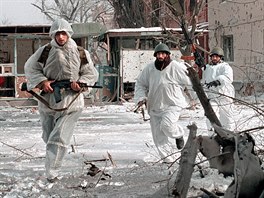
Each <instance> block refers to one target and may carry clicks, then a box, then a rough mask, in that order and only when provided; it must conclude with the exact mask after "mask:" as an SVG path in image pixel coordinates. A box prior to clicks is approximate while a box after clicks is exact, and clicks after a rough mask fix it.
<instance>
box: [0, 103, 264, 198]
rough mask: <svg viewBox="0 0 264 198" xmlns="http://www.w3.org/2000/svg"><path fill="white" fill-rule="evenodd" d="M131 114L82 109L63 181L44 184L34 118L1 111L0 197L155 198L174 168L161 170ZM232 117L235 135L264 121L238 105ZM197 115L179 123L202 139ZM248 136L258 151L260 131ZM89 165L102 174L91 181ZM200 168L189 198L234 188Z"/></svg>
mask: <svg viewBox="0 0 264 198" xmlns="http://www.w3.org/2000/svg"><path fill="white" fill-rule="evenodd" d="M259 107H260V108H262V109H263V105H262V106H261V105H259ZM133 108H134V104H133V103H124V104H122V105H105V106H90V107H86V108H85V109H84V111H83V113H82V116H81V118H80V119H79V121H78V123H77V126H76V128H75V133H74V137H73V139H72V143H71V146H69V152H68V154H67V155H66V158H65V160H64V163H63V167H62V173H61V174H62V176H63V177H62V178H61V180H60V181H58V182H56V183H48V182H47V181H46V178H45V174H44V160H45V144H44V143H43V141H42V139H41V126H40V121H39V115H38V111H37V110H36V109H35V108H14V107H8V108H7V107H0V131H1V132H0V133H1V136H0V197H4V198H13V197H22V198H24V197H41V198H45V197H97V198H118V197H120V198H121V197H122V198H123V197H131V198H133V197H144V198H145V197H158V195H157V194H158V193H157V192H158V191H159V190H160V189H162V188H163V187H164V186H166V185H167V184H168V182H169V183H173V182H174V181H175V178H176V174H177V168H178V164H177V163H175V164H174V165H173V166H172V167H169V165H166V164H163V163H160V162H159V157H158V154H157V152H156V150H155V147H154V144H153V141H152V137H151V132H150V125H149V121H143V119H142V115H141V114H137V113H134V112H133ZM235 110H236V122H237V127H238V130H244V129H248V128H253V127H256V126H262V125H263V118H262V117H257V116H254V115H255V112H254V111H253V110H251V109H249V108H247V107H245V106H240V105H236V109H235ZM203 114H204V112H203V110H202V108H201V107H199V106H198V109H196V110H194V111H193V110H186V111H185V112H184V114H183V115H182V116H181V119H180V120H179V122H180V123H181V124H182V125H183V126H187V125H189V124H190V123H193V122H195V123H196V125H197V126H198V135H200V134H207V132H206V127H205V126H206V125H205V117H204V115H203ZM252 134H253V135H254V137H255V140H256V148H257V149H260V148H262V149H263V142H264V132H263V130H262V131H258V132H254V133H252ZM184 138H185V140H186V139H187V138H188V131H187V129H186V134H185V137H184ZM176 155H178V156H179V155H180V152H177V153H176ZM262 157H263V156H262ZM109 159H111V160H109ZM202 159H203V158H202V156H201V155H199V156H198V157H197V161H199V160H202ZM262 160H263V158H262ZM92 165H95V166H96V167H98V168H99V169H100V172H99V173H98V174H96V175H95V176H91V175H89V174H88V173H89V170H90V168H91V166H92ZM201 165H202V166H203V168H204V173H205V177H204V178H201V176H200V173H199V171H198V170H195V171H194V173H193V176H192V181H191V185H190V190H189V195H190V196H195V195H197V194H199V193H201V191H200V190H199V189H200V188H205V189H207V190H214V189H218V190H219V191H224V190H225V189H226V188H227V187H228V185H229V184H230V182H231V181H232V178H231V177H229V178H223V176H222V175H219V174H218V173H217V171H216V170H212V169H210V168H208V163H207V162H204V163H202V164H201Z"/></svg>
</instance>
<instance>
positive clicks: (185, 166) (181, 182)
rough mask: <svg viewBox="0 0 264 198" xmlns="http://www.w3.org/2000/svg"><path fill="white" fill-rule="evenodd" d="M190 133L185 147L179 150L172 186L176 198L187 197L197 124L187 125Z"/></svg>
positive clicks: (193, 161)
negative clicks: (179, 154)
mask: <svg viewBox="0 0 264 198" xmlns="http://www.w3.org/2000/svg"><path fill="white" fill-rule="evenodd" d="M188 128H189V130H190V134H189V137H188V140H187V142H186V145H185V147H184V148H183V150H182V152H181V159H180V165H179V171H178V173H177V177H176V181H175V184H174V187H173V191H172V194H173V195H174V197H177V198H185V197H187V192H188V189H189V185H190V181H191V178H192V173H193V169H194V163H195V158H196V155H197V151H198V145H197V140H196V133H197V126H196V125H195V124H192V125H190V126H188Z"/></svg>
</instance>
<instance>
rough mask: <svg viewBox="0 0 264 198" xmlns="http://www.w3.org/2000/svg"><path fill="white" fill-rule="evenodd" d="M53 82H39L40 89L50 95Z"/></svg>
mask: <svg viewBox="0 0 264 198" xmlns="http://www.w3.org/2000/svg"><path fill="white" fill-rule="evenodd" d="M53 82H54V80H50V81H49V80H45V81H43V82H41V89H42V90H43V91H44V92H46V93H52V92H53V89H52V87H51V86H50V84H51V83H53Z"/></svg>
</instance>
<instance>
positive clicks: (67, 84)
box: [21, 80, 103, 111]
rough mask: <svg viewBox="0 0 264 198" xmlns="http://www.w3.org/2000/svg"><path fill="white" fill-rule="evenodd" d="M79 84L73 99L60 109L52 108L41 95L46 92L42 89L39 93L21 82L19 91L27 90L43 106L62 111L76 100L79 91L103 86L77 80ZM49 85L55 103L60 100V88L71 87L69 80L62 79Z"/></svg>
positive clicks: (67, 88) (68, 88)
mask: <svg viewBox="0 0 264 198" xmlns="http://www.w3.org/2000/svg"><path fill="white" fill-rule="evenodd" d="M78 84H79V86H80V87H81V90H80V91H79V92H78V93H77V95H76V96H75V97H74V99H73V100H72V101H71V102H70V104H69V105H68V107H65V108H62V109H54V108H52V107H51V106H50V105H49V103H48V101H46V100H45V98H44V97H43V95H45V94H46V93H45V92H44V91H42V92H41V93H40V95H39V94H37V93H36V92H35V91H33V90H29V91H28V90H27V83H26V82H24V83H22V86H21V91H27V92H28V93H30V94H32V95H33V96H34V97H36V98H37V99H38V100H39V101H40V102H42V103H43V104H44V105H45V106H47V107H48V108H49V109H52V110H55V111H64V110H67V109H68V108H69V107H70V105H71V104H72V103H73V102H74V100H76V98H77V97H78V96H79V95H80V94H81V92H83V91H84V90H85V89H86V88H103V87H102V86H99V85H87V84H86V83H81V82H78ZM50 86H51V87H52V89H53V90H54V92H53V93H54V98H55V101H56V103H58V102H60V101H61V89H66V90H70V89H71V81H70V80H62V81H54V82H52V83H51V84H50Z"/></svg>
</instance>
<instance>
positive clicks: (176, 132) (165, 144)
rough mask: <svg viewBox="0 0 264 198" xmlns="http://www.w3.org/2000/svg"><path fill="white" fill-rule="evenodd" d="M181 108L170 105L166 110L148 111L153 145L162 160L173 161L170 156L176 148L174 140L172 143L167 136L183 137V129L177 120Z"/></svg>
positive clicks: (173, 137)
mask: <svg viewBox="0 0 264 198" xmlns="http://www.w3.org/2000/svg"><path fill="white" fill-rule="evenodd" d="M181 110H182V109H181V108H179V107H170V108H168V109H167V110H161V111H150V113H149V115H150V126H151V132H152V137H153V141H154V144H155V146H156V147H157V150H158V152H159V155H160V157H161V159H163V161H164V162H173V161H174V160H175V159H174V158H173V157H172V156H171V154H172V153H173V152H175V149H176V142H175V140H173V142H174V144H172V143H171V142H170V140H169V138H172V139H176V138H180V137H183V134H184V129H183V128H182V126H180V125H179V124H178V123H177V122H178V120H179V116H180V114H181Z"/></svg>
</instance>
